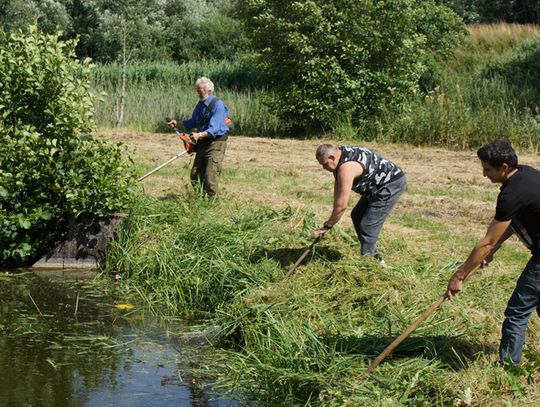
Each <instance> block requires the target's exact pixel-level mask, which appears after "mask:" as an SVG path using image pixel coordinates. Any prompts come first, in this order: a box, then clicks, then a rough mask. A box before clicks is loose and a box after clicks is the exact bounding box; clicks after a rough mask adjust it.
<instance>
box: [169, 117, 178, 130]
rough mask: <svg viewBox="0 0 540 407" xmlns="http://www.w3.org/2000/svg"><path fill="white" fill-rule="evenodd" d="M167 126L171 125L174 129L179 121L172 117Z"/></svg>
mask: <svg viewBox="0 0 540 407" xmlns="http://www.w3.org/2000/svg"><path fill="white" fill-rule="evenodd" d="M167 126H169V127H170V128H171V129H172V128H173V127H176V126H178V122H177V121H176V120H174V119H171V120H169V121H168V122H167Z"/></svg>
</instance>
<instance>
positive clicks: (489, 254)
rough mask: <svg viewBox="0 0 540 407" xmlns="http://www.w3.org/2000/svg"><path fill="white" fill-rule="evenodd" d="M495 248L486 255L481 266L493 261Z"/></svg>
mask: <svg viewBox="0 0 540 407" xmlns="http://www.w3.org/2000/svg"><path fill="white" fill-rule="evenodd" d="M494 252H495V250H491V251H490V252H489V253H488V254H487V256H486V257H484V260H482V263H480V268H484V267H487V265H488V264H489V263H491V262H492V261H493V253H494Z"/></svg>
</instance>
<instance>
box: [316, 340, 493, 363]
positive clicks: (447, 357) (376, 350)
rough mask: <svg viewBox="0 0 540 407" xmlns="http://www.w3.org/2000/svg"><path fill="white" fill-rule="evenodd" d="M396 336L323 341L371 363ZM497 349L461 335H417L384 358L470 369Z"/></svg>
mask: <svg viewBox="0 0 540 407" xmlns="http://www.w3.org/2000/svg"><path fill="white" fill-rule="evenodd" d="M396 338H397V335H395V336H392V337H391V338H389V337H381V336H364V337H361V338H359V337H355V336H350V337H341V336H332V337H327V338H325V339H324V342H325V343H326V344H327V345H328V346H329V347H330V348H332V349H336V351H338V352H343V353H348V354H358V355H359V356H365V357H366V359H369V360H370V362H372V361H373V360H374V359H375V358H376V357H377V356H379V354H381V353H382V352H383V351H384V350H385V349H386V347H387V346H388V345H390V343H392V341H393V340H394V339H396ZM495 352H497V349H496V348H494V347H492V346H489V345H486V344H483V343H480V342H475V341H470V340H465V339H463V338H461V337H459V336H453V337H452V336H442V335H439V336H417V337H408V338H407V339H405V340H404V341H403V342H402V343H400V344H399V346H398V347H397V348H396V349H394V351H393V352H392V353H391V354H390V355H389V356H388V357H387V358H386V359H385V360H391V359H396V358H404V357H406V358H414V357H423V358H429V359H436V360H439V361H441V362H442V363H444V364H445V365H446V366H448V367H449V368H451V369H454V370H461V369H467V367H468V365H469V364H470V363H471V362H472V361H474V360H475V359H476V358H477V357H478V355H479V354H480V353H488V354H489V353H495ZM382 363H384V361H383V362H382Z"/></svg>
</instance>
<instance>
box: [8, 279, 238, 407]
mask: <svg viewBox="0 0 540 407" xmlns="http://www.w3.org/2000/svg"><path fill="white" fill-rule="evenodd" d="M74 276H75V277H77V278H80V277H84V276H77V275H74V274H69V273H62V272H60V273H58V272H52V273H51V272H48V273H32V272H28V271H26V272H6V271H1V272H0V406H40V407H48V406H51V407H52V406H54V407H64V406H66V407H67V406H96V407H97V406H99V407H103V406H130V407H137V406H145V407H147V406H156V407H159V406H196V407H198V406H216V407H217V406H219V407H225V406H236V405H238V402H236V401H234V400H231V399H230V398H226V397H224V396H221V395H220V394H217V393H216V392H215V391H213V390H212V386H211V383H206V382H205V381H204V380H203V379H201V378H199V377H197V376H195V375H194V373H193V367H194V366H197V363H198V361H200V360H202V359H203V358H204V357H208V355H209V354H208V353H209V352H211V348H209V347H204V346H196V345H186V344H180V343H179V342H178V341H177V340H176V339H175V335H174V334H171V332H173V333H174V332H178V331H179V330H180V329H182V326H181V325H180V324H174V325H172V324H168V325H163V324H162V323H157V322H156V320H155V319H154V318H152V317H149V316H148V315H145V314H144V313H143V312H142V311H139V310H137V309H136V308H135V309H131V310H129V309H119V308H117V307H115V304H114V303H113V302H112V301H111V300H110V299H107V298H104V297H103V296H101V295H100V293H97V292H96V291H95V289H93V288H92V287H91V286H89V285H84V282H81V281H78V280H74V279H73V277H74ZM83 281H84V280H83ZM117 305H118V304H117ZM185 328H186V327H185V326H184V329H185Z"/></svg>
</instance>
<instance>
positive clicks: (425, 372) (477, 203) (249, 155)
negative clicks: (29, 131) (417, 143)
mask: <svg viewBox="0 0 540 407" xmlns="http://www.w3.org/2000/svg"><path fill="white" fill-rule="evenodd" d="M107 136H108V137H109V138H111V139H113V140H117V141H121V142H123V143H125V144H126V145H127V146H130V147H131V148H133V150H134V161H135V163H136V165H137V170H138V172H139V173H140V174H143V173H145V172H147V171H149V170H150V169H152V168H153V167H155V166H157V165H158V164H159V163H161V162H164V161H165V160H166V159H168V158H170V157H172V156H173V155H174V154H175V153H176V152H177V151H178V150H179V149H180V143H179V141H178V140H177V139H176V138H175V137H174V136H173V135H171V134H151V133H130V132H111V133H109V134H108V135H107ZM322 141H323V140H291V139H268V138H246V137H241V136H232V137H231V138H230V141H229V146H228V151H227V155H226V160H225V168H224V172H223V174H222V196H221V199H219V200H217V201H215V202H213V201H210V202H209V201H206V200H204V199H201V198H200V197H198V196H197V195H196V194H194V193H192V192H191V188H190V187H189V182H188V179H189V168H190V165H189V160H188V159H186V158H185V157H184V158H181V159H180V160H178V161H176V162H174V163H173V164H171V165H169V166H168V167H167V168H165V169H164V170H162V171H160V172H158V173H156V174H155V175H154V176H151V177H150V178H148V179H146V180H144V181H143V182H142V183H141V188H142V190H141V193H144V194H141V197H140V198H139V199H138V201H137V203H136V205H135V209H134V211H133V213H132V216H131V218H130V219H131V220H130V222H129V228H127V232H129V233H126V234H125V235H124V236H123V238H121V239H120V240H119V241H118V242H117V243H116V244H115V245H114V246H113V247H112V248H111V251H110V253H109V259H108V260H109V261H108V266H107V269H106V270H105V273H110V272H115V271H120V272H121V273H122V276H123V279H122V288H123V289H125V290H126V292H127V293H132V294H135V295H137V296H139V297H140V298H143V299H144V300H145V301H146V303H147V304H148V305H149V306H150V307H151V308H153V309H154V310H155V312H156V313H158V314H160V315H168V316H172V317H179V316H183V317H186V316H187V317H194V318H197V319H203V320H206V321H207V322H208V323H210V324H217V325H220V326H222V327H223V336H222V342H221V343H220V347H221V349H222V350H221V352H220V355H221V356H220V358H218V359H216V360H213V361H208V362H207V365H204V366H201V370H203V371H205V372H213V374H214V375H216V376H217V379H219V380H220V381H221V383H223V384H226V385H228V386H233V388H238V389H244V390H245V389H248V392H247V393H244V394H248V396H249V395H252V398H253V399H255V400H258V403H259V404H260V405H325V406H343V405H349V406H359V405H362V406H363V405H381V406H394V405H395V406H398V405H414V406H418V405H425V406H432V405H440V406H447V405H489V406H493V405H494V406H497V405H512V406H514V405H538V404H539V403H540V392H539V390H538V389H539V388H540V387H539V386H538V380H540V374H539V372H540V370H539V365H540V357H539V354H538V352H539V351H540V334H539V333H538V332H540V331H539V329H538V328H539V327H540V324H539V320H538V317H537V316H536V315H535V316H533V317H532V319H531V322H530V325H529V330H528V334H527V339H526V344H527V345H526V346H527V347H526V352H525V357H524V362H523V364H522V366H521V367H519V368H515V369H510V370H508V369H504V368H503V367H501V366H498V365H497V363H496V361H497V347H498V341H499V332H500V326H501V323H502V319H503V311H504V308H505V305H506V301H507V299H508V297H509V296H510V294H511V291H512V290H513V287H514V284H515V281H516V279H517V277H518V275H519V273H520V271H521V270H522V268H523V267H524V264H525V262H526V260H527V258H528V254H527V252H526V250H525V249H524V248H523V247H522V246H521V244H520V243H519V242H518V241H517V239H515V238H512V239H511V240H510V241H508V242H507V243H506V245H505V246H504V247H503V248H502V249H501V250H500V251H499V252H498V255H497V256H496V259H495V260H494V261H493V263H492V264H491V265H490V266H489V267H488V268H486V269H484V270H482V271H480V272H478V273H476V274H475V275H474V276H472V277H471V278H470V280H469V281H467V282H466V284H465V288H464V290H463V292H462V293H460V294H459V295H458V296H457V298H456V299H455V300H453V301H451V302H446V303H444V304H443V305H442V306H441V308H440V309H439V310H438V311H437V312H436V313H435V314H434V315H432V316H431V317H430V318H429V319H428V320H427V321H426V322H425V323H424V324H422V325H421V326H420V327H419V328H418V329H417V330H416V331H415V332H414V333H413V334H412V335H411V336H410V338H409V339H408V340H406V341H405V342H404V343H403V344H402V345H401V346H400V347H398V349H397V350H396V351H395V352H394V354H393V355H391V357H389V358H388V359H387V360H386V361H385V362H383V364H382V365H381V366H379V367H378V368H377V369H376V370H375V371H374V372H373V373H372V374H371V375H370V376H367V375H366V374H365V370H366V369H367V367H368V366H369V364H370V363H371V361H372V360H373V359H374V358H375V357H376V356H377V355H378V354H379V353H380V352H381V351H382V350H383V349H384V348H385V347H386V345H388V344H389V343H390V341H391V339H392V338H394V337H395V336H397V335H398V334H399V333H401V332H402V331H403V330H404V329H405V328H406V327H407V326H408V325H410V324H411V323H412V322H413V321H414V320H415V319H416V318H417V317H418V316H420V314H421V313H422V312H423V311H424V310H426V309H427V308H428V307H429V306H430V305H431V304H432V303H433V302H434V301H435V300H436V299H437V298H439V296H441V295H442V294H443V293H444V291H445V287H446V283H447V280H448V278H449V277H450V275H451V274H452V272H453V271H454V269H455V266H456V265H457V264H459V263H460V262H461V261H463V260H464V259H465V258H466V256H467V255H468V253H469V252H470V250H471V249H472V247H473V245H474V243H475V242H476V240H477V239H479V238H481V237H482V236H483V233H484V232H485V228H486V226H487V224H488V222H489V221H490V220H491V218H492V216H493V211H494V206H495V199H496V196H497V193H498V186H497V185H494V184H491V183H490V182H489V180H487V179H484V178H483V177H482V173H481V167H480V165H479V162H478V160H477V159H476V156H475V152H474V151H470V150H465V151H459V152H455V151H448V150H445V149H439V148H424V147H413V146H410V145H406V144H399V145H398V144H381V143H371V142H368V143H364V145H366V146H368V147H370V148H373V149H374V150H376V151H378V152H379V153H380V154H382V155H383V156H384V157H386V158H389V159H391V160H394V161H395V162H397V163H398V164H399V165H401V166H402V168H403V169H404V170H405V172H406V173H407V175H408V178H409V187H408V191H407V193H406V194H405V195H404V196H403V198H402V200H401V201H400V203H399V204H398V206H397V207H396V209H395V210H394V212H393V214H392V215H391V217H390V218H389V220H388V221H387V223H386V224H385V227H384V228H383V232H382V236H381V239H380V247H381V250H382V253H383V254H384V257H385V259H386V261H387V264H388V266H387V267H384V268H383V267H381V266H379V265H378V264H376V263H374V262H372V261H370V260H367V259H363V258H361V257H360V256H359V255H358V242H357V239H356V237H355V234H354V231H353V228H352V224H351V221H350V219H349V217H348V214H347V215H346V216H345V217H344V218H343V220H342V221H341V223H340V224H338V225H337V226H336V227H335V228H334V229H333V230H332V231H331V233H329V234H328V235H327V237H326V238H325V239H324V240H323V241H322V242H320V243H319V244H318V245H317V246H316V247H315V250H314V253H313V254H312V255H310V256H308V258H307V259H306V261H305V262H304V263H303V264H302V265H301V266H300V267H299V268H298V269H297V271H296V273H295V274H294V275H293V276H292V277H290V278H289V279H287V280H285V281H280V278H281V277H282V276H283V274H284V273H285V272H286V268H287V267H289V266H290V265H291V264H292V263H294V261H295V260H296V259H297V258H298V257H299V256H300V254H301V253H302V252H303V250H304V248H305V247H306V246H308V245H309V244H310V243H311V241H312V238H311V236H310V231H311V230H312V229H313V228H314V227H316V226H319V225H320V224H321V223H322V222H323V221H324V220H326V217H327V216H328V215H329V213H330V210H331V203H332V187H333V179H332V176H331V174H330V173H327V172H324V171H322V170H321V169H320V167H319V165H318V164H317V162H316V160H315V158H314V153H315V148H316V146H317V145H318V144H319V143H320V142H322ZM327 141H335V142H336V143H339V144H354V143H355V142H354V141H350V140H326V139H325V140H324V142H327ZM518 153H521V154H519V156H520V159H521V162H522V163H526V164H530V165H533V166H535V167H537V168H540V158H538V156H537V155H535V154H530V153H527V152H520V151H519V150H518ZM355 199H357V197H354V196H353V197H352V198H351V202H350V207H352V206H353V205H354V204H355ZM207 369H208V370H207Z"/></svg>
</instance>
